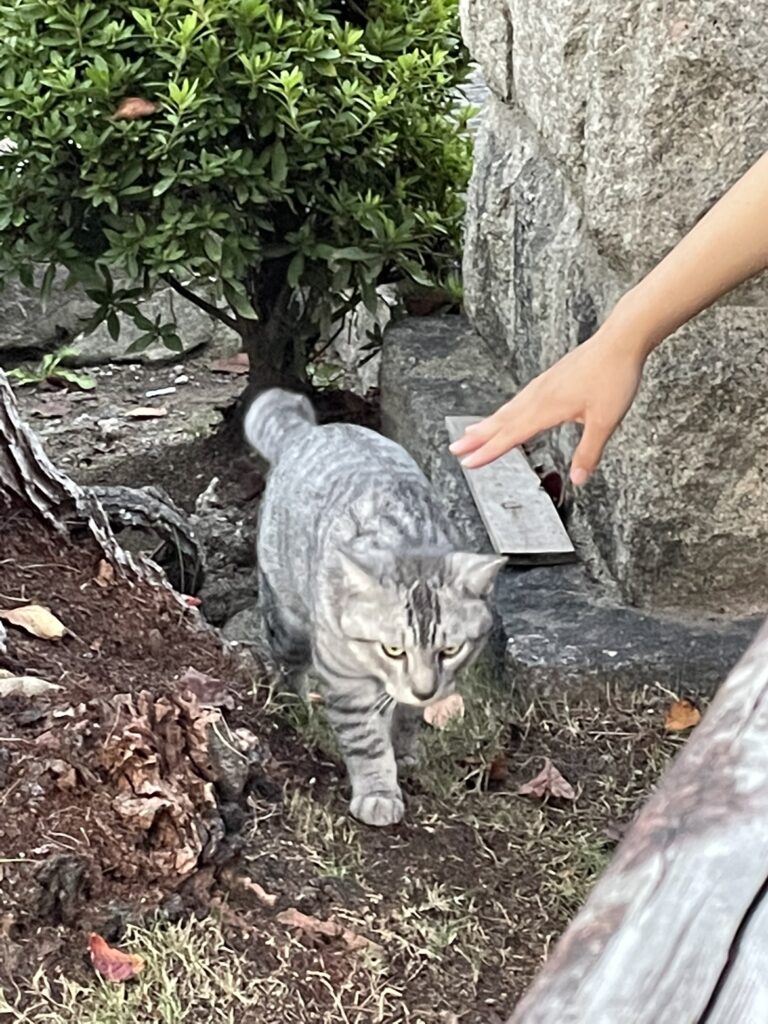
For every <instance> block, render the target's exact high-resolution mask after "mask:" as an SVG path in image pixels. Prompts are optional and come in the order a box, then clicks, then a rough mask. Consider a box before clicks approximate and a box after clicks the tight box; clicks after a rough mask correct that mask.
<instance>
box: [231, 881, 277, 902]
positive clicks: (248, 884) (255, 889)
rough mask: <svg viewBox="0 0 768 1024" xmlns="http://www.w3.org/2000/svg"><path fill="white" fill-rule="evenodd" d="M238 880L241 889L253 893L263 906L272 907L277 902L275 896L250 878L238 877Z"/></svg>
mask: <svg viewBox="0 0 768 1024" xmlns="http://www.w3.org/2000/svg"><path fill="white" fill-rule="evenodd" d="M238 882H239V884H240V885H241V886H242V888H243V889H246V890H247V891H248V892H251V893H253V895H254V896H255V897H256V899H257V900H258V901H259V903H263V904H264V906H265V907H274V905H275V904H276V903H277V896H274V895H273V894H272V893H271V892H267V890H266V889H264V888H263V887H262V886H261V885H259V883H258V882H254V880H253V879H252V878H238Z"/></svg>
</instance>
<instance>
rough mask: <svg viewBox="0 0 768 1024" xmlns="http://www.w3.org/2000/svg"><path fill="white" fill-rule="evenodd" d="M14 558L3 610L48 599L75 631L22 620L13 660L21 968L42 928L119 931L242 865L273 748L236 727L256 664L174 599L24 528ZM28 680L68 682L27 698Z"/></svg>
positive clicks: (11, 537) (12, 845)
mask: <svg viewBox="0 0 768 1024" xmlns="http://www.w3.org/2000/svg"><path fill="white" fill-rule="evenodd" d="M0 550H1V552H2V557H1V558H0V610H2V611H13V610H18V609H19V608H23V607H24V606H27V605H30V604H39V605H42V606H45V607H46V608H48V609H49V610H50V611H51V612H52V613H53V614H54V615H55V616H56V618H57V619H59V620H60V622H61V623H62V624H63V625H64V626H65V628H66V633H65V635H64V636H63V637H62V638H60V639H45V638H42V637H40V636H35V635H32V634H31V633H30V632H28V631H27V630H25V629H24V628H21V627H19V626H15V625H13V624H10V623H9V624H8V625H7V639H6V654H5V655H2V654H0V670H2V671H1V673H0V693H2V692H3V688H2V684H3V683H4V684H5V691H7V690H9V689H10V690H11V693H10V695H6V696H4V697H2V696H0V803H2V814H0V854H1V856H0V921H2V929H0V936H4V937H5V941H6V946H7V948H6V950H5V953H6V956H4V957H2V958H0V959H2V962H3V964H4V966H5V968H6V969H7V970H8V969H11V968H12V966H13V963H14V962H15V961H16V960H17V959H18V957H17V956H13V955H12V954H13V952H14V947H15V952H16V953H17V954H18V955H19V956H20V955H22V947H23V945H24V941H25V938H27V937H31V936H33V935H34V934H36V933H37V931H38V929H39V928H40V926H46V925H51V926H53V925H59V924H63V925H65V926H76V927H77V928H78V929H84V930H88V931H90V930H96V931H98V930H100V929H103V928H105V926H106V927H107V928H108V929H109V928H110V927H112V928H113V927H114V925H111V926H110V924H109V922H110V920H112V921H113V922H114V920H115V919H116V918H119V917H120V908H121V907H123V908H125V907H127V906H132V907H134V908H141V909H142V910H145V911H146V910H147V909H149V908H151V907H153V906H159V905H160V904H161V903H162V902H163V901H164V900H167V899H168V897H169V896H170V895H171V894H173V893H176V892H178V891H179V889H180V887H183V885H184V883H185V882H188V881H189V880H190V879H191V878H192V877H193V876H194V875H195V874H196V873H198V872H199V871H200V870H201V869H204V868H206V867H209V866H213V867H220V866H221V865H223V864H225V863H227V862H229V861H231V860H232V858H233V856H234V855H235V853H236V850H237V830H238V827H239V825H240V824H241V823H242V820H243V819H244V814H243V813H242V812H241V811H239V802H240V801H242V799H243V795H244V793H245V792H246V791H247V789H248V787H249V786H252V785H254V784H257V782H258V780H259V778H260V776H261V774H262V772H263V770H264V766H265V765H266V762H267V761H268V759H269V749H268V747H267V746H266V744H265V743H264V742H263V740H262V739H260V738H259V737H258V736H257V735H256V734H255V733H254V732H253V731H252V730H251V729H249V728H247V727H246V726H245V725H244V724H242V722H240V724H239V727H238V725H235V724H234V722H235V721H236V720H237V718H238V709H240V708H242V706H243V703H244V700H245V698H246V697H247V692H248V691H249V689H250V686H251V684H250V682H249V679H248V675H247V673H245V672H244V671H243V667H242V664H241V663H240V662H238V661H236V660H235V659H234V658H233V657H232V656H231V655H230V654H229V653H227V652H226V651H225V650H222V648H221V646H220V643H219V641H218V639H217V637H216V636H215V634H213V633H212V632H211V631H210V630H208V629H206V628H204V627H203V626H202V625H201V623H200V622H199V621H198V620H197V619H196V615H195V613H194V612H193V611H192V610H191V609H190V611H189V612H185V610H184V608H183V607H181V606H180V604H179V603H178V602H177V601H176V600H175V599H174V597H173V595H172V594H170V593H169V592H168V591H165V590H162V589H160V588H157V587H152V586H150V585H148V584H143V583H136V582H132V583H130V582H128V581H127V580H121V579H118V578H116V577H115V576H114V574H113V572H112V570H111V568H110V567H109V566H108V565H107V564H106V563H105V562H103V560H102V559H101V556H100V553H99V551H98V549H97V547H96V545H95V544H93V543H91V542H86V543H82V544H78V543H74V542H71V543H66V542H63V541H62V538H60V537H57V536H55V535H53V534H50V533H47V532H46V530H45V529H44V528H43V527H42V526H41V525H40V524H39V523H37V522H35V521H33V520H31V519H27V518H24V517H17V518H15V519H14V520H13V522H11V523H9V524H6V525H5V527H4V533H3V539H2V545H1V548H0ZM17 677H35V678H37V679H38V680H44V681H46V682H48V683H50V684H53V686H52V687H50V688H47V689H45V691H44V692H42V693H38V694H36V695H28V694H19V693H15V692H13V691H14V685H13V681H14V678H17ZM22 685H23V684H22ZM54 687H57V688H54ZM36 688H39V684H37V687H36V686H35V685H34V684H32V689H36ZM254 713H255V709H253V708H252V709H251V714H252V715H253V714H254ZM227 715H229V716H230V719H231V720H232V722H233V725H232V726H230V724H229V723H228V721H227V717H226V716H227ZM240 718H241V719H242V714H240ZM251 724H253V725H254V726H256V725H257V723H256V722H253V723H251ZM0 941H1V940H0Z"/></svg>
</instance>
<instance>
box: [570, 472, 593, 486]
mask: <svg viewBox="0 0 768 1024" xmlns="http://www.w3.org/2000/svg"><path fill="white" fill-rule="evenodd" d="M587 480H589V473H588V472H587V471H586V469H581V468H579V469H572V470H571V483H572V484H573V486H574V487H583V486H584V484H585V483H586V482H587Z"/></svg>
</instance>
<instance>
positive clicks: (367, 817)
mask: <svg viewBox="0 0 768 1024" xmlns="http://www.w3.org/2000/svg"><path fill="white" fill-rule="evenodd" d="M349 809H350V811H351V813H352V817H353V818H357V820H358V821H362V822H363V824H364V825H375V826H376V827H377V828H384V827H385V826H386V825H396V824H397V823H398V822H399V821H402V820H403V815H404V814H405V805H404V804H403V798H402V797H401V796H400V794H399V793H366V794H365V795H364V796H355V797H352V803H351V804H350V806H349Z"/></svg>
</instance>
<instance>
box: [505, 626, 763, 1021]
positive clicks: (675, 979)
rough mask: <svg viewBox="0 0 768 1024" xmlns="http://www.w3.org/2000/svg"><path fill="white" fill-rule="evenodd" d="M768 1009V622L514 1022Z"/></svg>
mask: <svg viewBox="0 0 768 1024" xmlns="http://www.w3.org/2000/svg"><path fill="white" fill-rule="evenodd" d="M704 1022H706V1024H737V1022H738V1024H766V1022H768V623H766V625H765V626H764V627H763V629H762V630H761V632H760V634H759V636H758V638H757V639H756V641H755V643H754V644H753V645H752V647H751V648H750V649H749V651H748V652H747V654H746V655H745V657H744V658H743V659H742V661H741V662H740V663H739V665H738V666H737V667H736V668H735V669H734V670H733V672H732V673H731V674H730V676H729V677H728V679H727V681H726V682H725V683H724V684H723V686H722V687H721V689H720V691H719V693H718V694H717V696H716V698H715V700H714V701H713V703H712V705H711V707H710V709H709V711H708V712H707V714H706V715H705V717H704V720H703V721H702V723H701V724H700V725H699V726H698V727H697V728H696V729H695V731H694V732H693V734H692V735H691V738H690V740H689V741H688V743H687V745H686V746H685V748H684V749H683V750H682V751H681V753H680V754H679V755H678V757H677V758H676V759H675V761H674V763H673V764H672V766H671V767H670V769H669V770H668V771H667V772H666V774H665V775H664V777H663V778H662V781H661V783H660V785H659V787H658V789H657V791H656V793H655V794H654V796H653V797H652V798H651V799H650V800H649V802H648V804H647V805H646V806H645V808H644V809H643V810H642V811H641V812H640V814H639V816H638V818H637V820H636V821H635V823H634V825H633V827H632V828H631V830H630V831H629V833H628V834H627V836H626V838H625V839H624V841H623V842H622V844H621V846H620V847H619V849H618V851H617V853H616V856H615V858H614V860H613V862H612V864H611V865H610V866H609V868H608V870H607V871H606V873H605V875H604V876H603V877H602V878H601V879H600V881H599V882H598V883H597V885H596V887H595V889H594V891H593V893H592V895H591V896H590V898H589V899H588V901H587V903H586V905H585V907H584V909H583V910H582V911H581V913H580V914H579V915H578V916H577V917H576V919H575V920H574V922H573V923H572V924H571V926H570V927H569V928H568V930H567V931H566V933H565V935H564V936H563V938H562V939H561V940H560V942H559V943H558V945H557V947H556V948H555V951H554V953H553V955H552V957H551V958H550V960H549V961H548V963H547V964H546V965H545V966H544V968H543V970H542V971H541V973H540V974H539V976H538V977H537V978H536V980H535V981H534V983H533V985H532V987H531V989H530V990H529V992H528V993H527V995H525V996H524V997H523V999H522V1001H521V1002H520V1003H519V1004H518V1006H517V1007H516V1009H515V1011H514V1012H513V1014H512V1016H511V1018H510V1020H509V1024H704Z"/></svg>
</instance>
